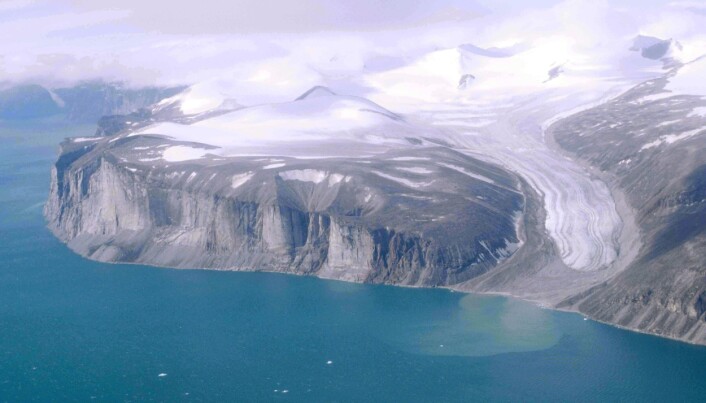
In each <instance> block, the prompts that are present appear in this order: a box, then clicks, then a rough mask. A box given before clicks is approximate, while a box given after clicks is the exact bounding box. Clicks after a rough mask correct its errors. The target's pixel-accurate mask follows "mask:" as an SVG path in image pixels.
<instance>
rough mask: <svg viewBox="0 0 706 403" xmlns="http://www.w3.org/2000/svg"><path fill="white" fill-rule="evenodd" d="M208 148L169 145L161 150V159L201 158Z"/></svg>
mask: <svg viewBox="0 0 706 403" xmlns="http://www.w3.org/2000/svg"><path fill="white" fill-rule="evenodd" d="M208 152H209V150H207V149H205V148H198V147H190V146H171V147H169V148H166V149H165V150H164V151H163V152H162V159H164V160H165V161H169V162H179V161H189V160H195V159H200V158H203V157H204V156H205V155H206V154H207V153H208Z"/></svg>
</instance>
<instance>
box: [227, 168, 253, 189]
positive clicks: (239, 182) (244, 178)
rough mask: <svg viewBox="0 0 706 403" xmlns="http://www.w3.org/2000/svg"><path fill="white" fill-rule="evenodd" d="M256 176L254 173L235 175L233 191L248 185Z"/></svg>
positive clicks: (231, 185)
mask: <svg viewBox="0 0 706 403" xmlns="http://www.w3.org/2000/svg"><path fill="white" fill-rule="evenodd" d="M254 175H255V174H254V173H253V172H245V173H242V174H238V175H233V178H231V183H230V187H232V188H233V189H237V188H239V187H241V186H243V185H244V184H246V183H247V182H248V181H249V180H250V179H251V178H252V177H253V176H254Z"/></svg>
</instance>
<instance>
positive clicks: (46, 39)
mask: <svg viewBox="0 0 706 403" xmlns="http://www.w3.org/2000/svg"><path fill="white" fill-rule="evenodd" d="M704 4H705V3H704V2H702V1H671V2H670V1H657V0H642V1H637V0H628V1H607V0H592V1H589V0H565V1H560V0H515V1H512V0H475V1H469V0H437V1H428V0H426V1H425V0H338V1H332V0H299V1H290V0H199V1H175V0H171V1H153V0H0V38H2V40H1V41H0V80H2V81H4V82H5V84H7V83H9V82H21V81H33V82H40V83H43V84H47V85H63V84H70V83H73V82H76V81H80V80H84V79H95V78H103V79H107V80H126V81H128V82H131V83H135V84H140V85H142V84H189V83H193V82H198V81H202V80H204V79H206V78H213V77H221V76H224V77H230V78H232V77H234V76H237V77H242V76H243V75H253V77H251V78H254V79H255V80H254V81H253V83H256V82H257V79H258V77H259V79H264V80H268V78H267V77H268V76H269V80H275V79H277V80H279V81H281V82H286V81H287V77H292V78H296V79H303V80H307V79H308V78H310V79H311V81H312V82H315V81H316V80H317V78H316V77H318V76H320V74H321V72H322V69H323V70H326V71H324V74H327V75H329V76H331V75H338V76H341V77H343V76H345V75H346V74H348V73H350V72H352V71H355V70H356V69H361V68H363V66H366V67H368V68H370V66H373V65H375V66H382V67H384V66H386V65H389V64H394V63H395V62H396V60H397V61H400V60H407V61H408V60H409V59H412V58H414V57H416V56H418V55H420V54H423V53H425V52H428V51H431V50H434V49H439V48H444V47H454V46H457V45H459V44H463V43H474V44H476V45H479V46H484V47H489V46H501V45H506V46H507V45H511V44H514V43H519V42H525V41H532V40H536V39H538V38H542V37H544V36H551V35H557V34H562V35H567V36H569V37H571V38H573V39H574V40H575V41H576V43H577V46H586V47H600V46H610V45H611V42H621V43H622V41H623V40H625V38H628V37H630V36H634V35H637V34H638V33H643V34H651V35H655V36H660V37H662V38H676V39H678V40H680V41H682V42H686V43H693V44H694V46H696V47H699V46H701V44H703V43H706V41H703V40H702V39H700V38H703V36H704V34H706V32H704V31H706V28H704V27H706V6H705V5H704ZM263 65H266V66H267V69H266V70H267V71H265V70H263V69H262V66H263ZM263 71H264V73H263ZM258 72H260V73H262V74H260V75H259V76H257V74H256V73H258ZM273 76H274V78H273ZM302 77H303V78H302ZM307 77H308V78H307ZM2 81H0V82H2ZM283 85H286V83H285V84H283Z"/></svg>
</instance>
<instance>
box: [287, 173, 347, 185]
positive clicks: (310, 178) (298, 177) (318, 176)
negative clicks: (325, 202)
mask: <svg viewBox="0 0 706 403" xmlns="http://www.w3.org/2000/svg"><path fill="white" fill-rule="evenodd" d="M279 177H280V178H282V179H283V180H286V181H292V180H294V181H300V182H312V183H315V184H319V183H321V182H323V181H326V180H328V185H329V186H333V185H335V184H337V183H340V182H341V181H343V180H344V179H345V180H346V181H348V177H347V176H345V175H341V174H337V173H329V172H326V171H320V170H317V169H298V170H292V171H284V172H280V173H279Z"/></svg>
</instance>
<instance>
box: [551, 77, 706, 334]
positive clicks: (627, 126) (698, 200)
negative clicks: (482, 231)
mask: <svg viewBox="0 0 706 403" xmlns="http://www.w3.org/2000/svg"><path fill="white" fill-rule="evenodd" d="M668 80H669V76H667V77H665V78H662V79H657V80H653V81H649V82H646V83H644V84H642V85H640V86H638V87H636V88H634V89H632V90H630V91H628V92H627V93H625V94H623V95H622V96H620V97H618V98H616V99H614V100H612V101H610V102H609V103H606V104H604V105H601V106H598V107H595V108H593V109H590V110H587V111H585V112H582V113H579V114H577V115H574V116H572V117H570V118H568V119H565V120H563V121H560V122H558V123H557V124H555V125H554V126H553V127H551V129H550V133H551V134H552V135H553V136H554V138H555V139H556V141H557V143H558V144H559V145H560V146H561V147H563V148H565V149H566V150H568V151H570V152H572V153H573V154H574V155H576V156H577V157H579V158H581V159H583V160H584V161H586V162H588V163H590V164H591V165H593V166H595V167H596V168H597V169H599V170H600V171H601V172H602V173H603V174H604V175H606V176H607V177H608V178H611V179H612V181H613V183H614V186H616V187H618V188H619V189H621V190H622V191H623V192H624V193H625V194H626V195H627V198H628V202H629V204H630V205H631V206H632V207H633V208H634V210H635V211H636V212H637V224H638V226H639V230H640V233H641V238H642V243H643V246H642V248H641V249H640V250H639V251H638V255H637V258H636V259H635V260H634V261H633V262H632V263H631V264H630V265H629V266H628V267H627V268H626V269H625V270H624V271H623V272H621V273H620V274H619V275H617V276H616V277H615V278H612V279H610V280H608V281H606V282H604V283H602V284H600V285H598V286H596V287H594V288H592V289H590V290H588V291H587V292H585V293H582V294H580V295H578V296H576V297H573V298H570V299H568V300H566V301H565V302H564V303H563V306H565V307H573V308H575V309H578V310H580V311H582V312H585V313H587V314H589V315H591V316H593V317H595V318H597V319H600V320H602V321H606V322H610V323H616V324H618V325H621V326H625V327H628V328H633V329H638V330H642V331H645V332H650V333H655V334H660V335H665V336H669V337H674V338H678V339H683V340H688V341H692V342H697V343H706V309H705V308H706V305H705V304H704V301H705V300H706V264H705V263H704V262H706V156H705V155H704V153H703V152H702V150H703V149H704V147H706V116H705V115H706V114H704V113H699V111H703V110H706V109H704V108H705V107H706V101H704V100H703V99H702V98H701V97H699V96H690V95H678V94H673V93H670V92H668V91H667V90H666V89H665V85H666V84H667V82H668Z"/></svg>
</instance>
